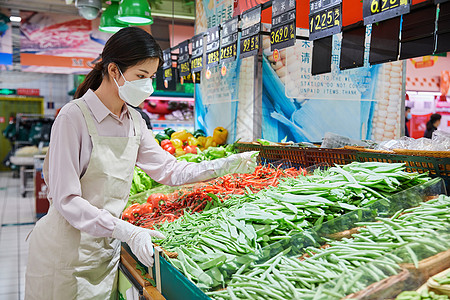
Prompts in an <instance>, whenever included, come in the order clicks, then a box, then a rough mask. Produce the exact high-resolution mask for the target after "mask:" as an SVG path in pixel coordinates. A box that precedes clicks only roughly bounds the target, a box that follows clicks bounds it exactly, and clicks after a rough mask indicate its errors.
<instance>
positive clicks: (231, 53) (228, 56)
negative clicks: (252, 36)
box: [220, 16, 239, 62]
mask: <svg viewBox="0 0 450 300" xmlns="http://www.w3.org/2000/svg"><path fill="white" fill-rule="evenodd" d="M238 23H239V16H236V17H234V18H232V19H231V20H228V21H226V22H225V23H224V24H223V25H222V30H221V32H220V62H227V61H232V60H235V59H236V57H237V40H238Z"/></svg>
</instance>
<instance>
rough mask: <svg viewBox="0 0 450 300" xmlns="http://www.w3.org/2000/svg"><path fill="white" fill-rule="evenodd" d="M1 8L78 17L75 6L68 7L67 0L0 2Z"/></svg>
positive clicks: (7, 0)
mask: <svg viewBox="0 0 450 300" xmlns="http://www.w3.org/2000/svg"><path fill="white" fill-rule="evenodd" d="M0 7H6V8H9V9H12V10H29V11H39V12H54V13H61V14H69V15H78V10H77V8H76V7H75V5H73V4H72V5H67V4H66V0H39V1H36V0H0Z"/></svg>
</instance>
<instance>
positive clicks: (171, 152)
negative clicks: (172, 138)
mask: <svg viewBox="0 0 450 300" xmlns="http://www.w3.org/2000/svg"><path fill="white" fill-rule="evenodd" d="M163 149H164V150H166V151H167V152H169V153H170V154H175V151H176V149H175V147H174V146H173V145H171V144H170V145H169V144H167V145H165V146H164V147H163Z"/></svg>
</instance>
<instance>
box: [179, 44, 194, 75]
mask: <svg viewBox="0 0 450 300" xmlns="http://www.w3.org/2000/svg"><path fill="white" fill-rule="evenodd" d="M178 49H179V51H180V53H179V56H178V65H179V66H180V76H183V77H184V76H188V75H189V74H190V73H191V62H190V58H191V57H190V55H189V40H186V41H184V42H182V43H180V44H179V45H178Z"/></svg>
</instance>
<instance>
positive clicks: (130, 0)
mask: <svg viewBox="0 0 450 300" xmlns="http://www.w3.org/2000/svg"><path fill="white" fill-rule="evenodd" d="M116 20H117V21H119V22H120V23H123V24H129V25H151V24H153V18H152V13H151V10H150V6H149V5H148V2H147V0H122V2H121V3H120V5H119V11H118V15H117V16H116Z"/></svg>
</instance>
